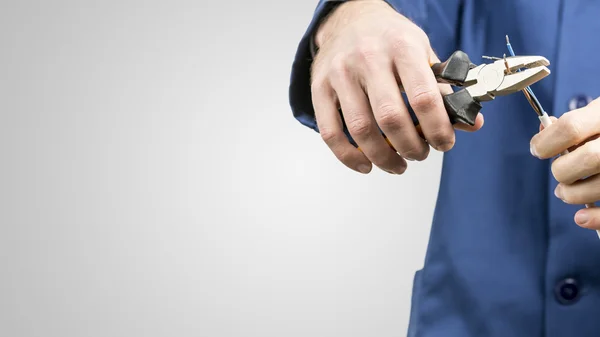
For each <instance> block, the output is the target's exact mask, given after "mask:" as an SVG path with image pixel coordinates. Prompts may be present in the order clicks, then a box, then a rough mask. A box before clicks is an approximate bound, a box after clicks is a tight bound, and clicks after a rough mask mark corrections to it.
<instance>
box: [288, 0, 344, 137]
mask: <svg viewBox="0 0 600 337" xmlns="http://www.w3.org/2000/svg"><path fill="white" fill-rule="evenodd" d="M343 2H345V1H343V0H341V1H327V0H320V1H319V4H318V5H317V8H316V10H315V13H314V16H313V18H312V21H311V22H310V24H309V25H308V28H307V29H306V32H305V33H304V36H303V37H302V39H301V40H300V43H299V45H298V49H297V51H296V56H295V58H294V63H293V65H292V74H291V80H290V88H289V101H290V105H291V108H292V113H293V114H294V117H295V118H296V119H297V120H298V121H299V122H300V123H302V124H303V125H305V126H307V127H309V128H311V129H313V130H315V131H317V132H318V131H319V130H318V127H317V122H316V120H315V111H314V109H313V105H312V97H311V90H310V68H311V65H312V61H313V55H312V52H311V49H312V43H313V37H314V34H315V33H316V31H317V29H318V28H319V25H320V23H321V21H322V20H323V19H324V18H325V17H326V16H327V15H328V14H329V13H331V11H332V10H333V9H334V8H335V7H337V6H338V5H340V4H341V3H343Z"/></svg>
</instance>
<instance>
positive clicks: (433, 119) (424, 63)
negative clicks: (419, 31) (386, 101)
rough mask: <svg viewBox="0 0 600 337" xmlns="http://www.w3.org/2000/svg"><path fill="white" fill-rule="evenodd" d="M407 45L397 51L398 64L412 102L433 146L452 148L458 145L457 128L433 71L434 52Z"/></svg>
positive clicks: (441, 148) (446, 149)
mask: <svg viewBox="0 0 600 337" xmlns="http://www.w3.org/2000/svg"><path fill="white" fill-rule="evenodd" d="M405 47H406V49H407V50H403V51H398V52H397V53H396V55H397V56H396V57H395V64H396V67H397V69H398V74H399V76H400V80H401V81H402V86H403V87H404V90H405V91H406V94H407V96H408V101H409V104H410V105H411V107H412V108H413V110H414V112H415V115H416V117H417V119H418V120H419V124H420V125H421V128H422V130H423V135H424V136H425V138H426V139H427V141H428V142H429V143H430V144H431V146H433V147H434V148H435V149H436V150H438V151H448V150H450V149H451V148H452V147H453V146H454V142H455V135H454V129H453V127H452V124H451V123H450V118H449V117H448V112H447V111H446V109H445V107H444V103H443V101H442V95H441V93H440V90H439V88H438V83H437V80H436V79H435V76H434V75H433V72H432V71H431V66H430V55H429V54H428V52H427V51H425V50H424V49H420V48H414V47H409V46H405ZM433 61H434V62H435V60H433Z"/></svg>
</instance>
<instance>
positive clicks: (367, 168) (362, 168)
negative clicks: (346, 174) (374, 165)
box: [358, 165, 371, 174]
mask: <svg viewBox="0 0 600 337" xmlns="http://www.w3.org/2000/svg"><path fill="white" fill-rule="evenodd" d="M358 171H360V172H361V173H365V174H367V173H369V172H371V167H370V166H369V165H359V166H358Z"/></svg>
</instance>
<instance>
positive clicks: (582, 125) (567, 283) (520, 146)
mask: <svg viewBox="0 0 600 337" xmlns="http://www.w3.org/2000/svg"><path fill="white" fill-rule="evenodd" d="M598 14H600V2H598V1H594V0H588V1H585V0H569V1H567V0H544V1H542V0H506V1H487V0H428V1H423V0H395V1H393V0H390V1H387V2H384V1H382V0H362V1H361V0H355V1H321V2H320V3H319V4H318V7H317V10H316V12H315V16H314V18H313V20H312V22H311V23H310V26H309V27H308V30H307V32H306V35H305V36H304V38H303V39H302V41H301V42H300V45H299V48H298V53H297V56H296V59H295V62H294V66H293V70H292V81H291V87H290V102H291V106H292V109H293V112H294V116H295V117H296V118H297V119H298V120H299V121H300V122H301V123H302V124H304V125H306V126H308V127H311V128H313V129H314V130H316V131H318V132H320V134H321V136H322V137H323V140H324V141H325V142H326V143H327V145H328V146H329V147H330V148H331V151H332V152H333V154H334V155H335V156H336V157H337V158H338V159H339V160H340V161H341V162H342V163H343V164H345V165H346V166H347V167H349V168H350V169H353V170H355V171H357V172H361V173H369V172H370V171H371V170H372V168H373V165H375V166H377V167H379V168H381V169H382V170H385V171H387V172H389V173H390V174H402V173H404V172H405V170H406V169H407V162H406V161H407V160H409V161H410V160H417V161H421V160H425V159H426V158H427V155H428V153H429V151H430V148H433V149H434V150H437V151H443V152H445V156H444V163H443V171H442V172H443V173H442V180H441V185H440V190H439V196H438V201H437V206H436V210H435V217H434V221H433V225H432V229H431V238H430V243H429V247H428V251H427V257H426V261H425V265H424V268H423V269H422V270H421V271H418V272H417V273H416V276H415V281H414V289H413V303H412V312H411V317H410V328H409V336H416V337H438V336H440V337H534V336H535V337H541V336H557V337H558V336H560V337H597V336H600V320H599V319H598V313H599V312H600V289H599V287H600V268H599V266H600V241H599V240H598V237H597V236H596V234H595V233H594V232H593V231H591V230H589V229H597V228H600V209H593V208H590V209H587V208H585V207H584V206H582V205H583V204H586V203H593V202H596V201H598V200H600V176H598V175H597V174H598V173H600V140H596V139H595V138H596V137H597V136H598V134H600V101H594V100H593V98H594V97H596V96H598V94H599V93H600V80H599V79H600V66H599V65H598V63H597V62H596V60H595V59H596V57H597V55H598V54H599V53H600V43H598V35H597V34H598V33H599V32H600V20H598ZM505 35H509V36H510V37H511V41H512V44H513V46H515V48H516V49H517V53H518V54H520V55H542V56H545V57H547V58H548V59H549V60H551V63H552V65H551V69H552V75H551V76H550V77H548V78H546V79H544V80H542V81H541V82H539V83H538V84H536V85H535V86H534V90H535V93H536V95H537V96H538V98H539V99H540V101H541V102H542V105H543V106H544V108H545V109H546V110H547V111H549V112H551V114H552V115H554V116H556V117H557V118H558V119H557V120H555V122H554V123H553V124H552V125H550V126H549V127H547V128H545V129H543V130H541V131H540V126H539V120H538V119H537V118H536V115H535V113H534V112H533V111H532V109H531V107H530V106H529V105H528V104H527V101H526V100H525V98H524V96H523V95H521V94H520V93H517V94H513V95H509V96H505V97H499V98H497V99H496V100H495V101H492V102H485V103H484V104H483V110H482V112H483V114H484V115H485V124H486V126H485V127H484V128H483V129H482V130H481V131H478V130H479V129H480V128H481V127H482V126H483V124H484V119H483V116H482V115H479V116H478V117H477V122H476V123H475V125H474V126H472V127H465V126H458V125H455V126H454V127H453V126H452V124H451V123H450V122H449V118H448V115H447V112H446V111H445V109H444V104H443V102H442V94H446V93H449V92H451V91H450V90H451V89H450V88H449V87H448V86H447V85H438V84H437V83H436V80H435V78H434V76H433V74H432V71H431V69H430V63H434V62H437V61H439V60H440V59H446V58H447V57H448V56H450V55H451V54H452V52H454V51H455V50H458V49H460V50H463V51H465V52H466V53H467V54H468V55H470V56H471V59H472V61H473V62H475V63H480V62H481V61H483V60H480V59H479V56H481V55H492V56H502V55H503V54H506V49H505V48H506V45H505V40H504V38H505ZM399 82H401V83H402V84H403V86H404V88H405V90H406V96H407V98H408V104H409V105H410V106H411V107H412V109H413V110H414V112H415V115H416V117H417V118H418V120H419V124H420V125H421V126H422V131H423V135H424V138H425V140H426V141H425V140H423V139H422V138H421V137H420V136H419V134H418V133H417V131H416V129H415V127H414V124H413V121H412V120H411V117H410V116H409V114H408V112H407V107H406V104H405V101H404V100H403V99H402V96H401V94H400V91H399V89H398V88H399V86H398V83H399ZM338 108H340V110H341V112H342V113H341V115H340V113H339V110H338ZM457 130H458V131H457ZM460 130H463V131H468V132H461V131H460ZM381 131H383V133H384V134H385V135H386V136H387V137H388V138H389V141H390V143H391V144H392V145H393V147H394V148H395V149H396V150H397V152H396V151H394V150H393V149H392V148H391V147H390V146H389V145H388V144H387V143H386V141H385V139H384V138H383V136H382V135H381ZM455 131H456V132H455ZM475 131H478V132H475ZM353 142H354V143H356V145H358V147H360V150H359V149H357V148H356V147H355V146H354V145H353ZM567 149H569V150H571V152H570V153H569V154H566V155H563V156H560V154H561V153H562V152H563V151H564V150H567ZM555 157H557V159H555V160H548V159H550V158H555ZM576 224H577V225H579V226H577V225H576Z"/></svg>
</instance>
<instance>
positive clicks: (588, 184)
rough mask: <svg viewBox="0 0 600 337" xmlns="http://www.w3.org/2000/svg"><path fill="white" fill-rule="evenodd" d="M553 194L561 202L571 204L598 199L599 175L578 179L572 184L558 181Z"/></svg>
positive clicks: (599, 194) (599, 197) (587, 202)
mask: <svg viewBox="0 0 600 337" xmlns="http://www.w3.org/2000/svg"><path fill="white" fill-rule="evenodd" d="M554 194H555V195H556V197H557V198H559V199H560V200H562V201H563V202H565V203H567V204H571V205H583V204H589V203H593V202H596V201H598V200H600V175H595V176H592V177H590V178H587V179H584V180H580V181H578V182H575V183H573V184H563V183H560V184H558V186H556V189H555V190H554Z"/></svg>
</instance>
